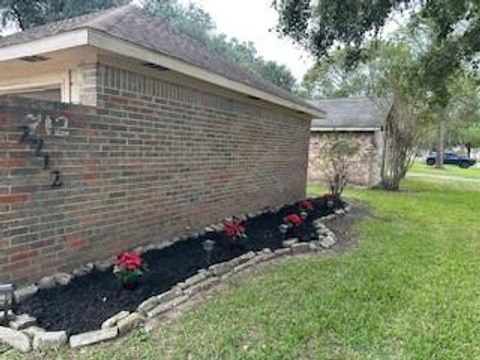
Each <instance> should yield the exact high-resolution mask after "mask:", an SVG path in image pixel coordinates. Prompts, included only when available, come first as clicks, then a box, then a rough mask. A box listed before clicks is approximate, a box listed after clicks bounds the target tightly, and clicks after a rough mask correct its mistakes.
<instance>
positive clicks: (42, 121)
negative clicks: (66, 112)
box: [26, 114, 70, 136]
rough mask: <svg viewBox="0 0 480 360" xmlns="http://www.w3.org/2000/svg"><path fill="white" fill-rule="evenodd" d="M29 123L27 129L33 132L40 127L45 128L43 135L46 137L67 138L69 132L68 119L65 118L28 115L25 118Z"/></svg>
mask: <svg viewBox="0 0 480 360" xmlns="http://www.w3.org/2000/svg"><path fill="white" fill-rule="evenodd" d="M26 118H27V120H28V121H29V127H30V129H32V130H33V131H34V132H35V131H36V130H37V129H39V127H40V126H42V125H43V126H45V133H46V134H47V135H54V136H68V135H70V131H69V128H68V125H69V124H68V123H69V121H68V118H67V117H65V116H57V117H52V116H50V115H42V114H38V115H34V114H28V115H27V116H26Z"/></svg>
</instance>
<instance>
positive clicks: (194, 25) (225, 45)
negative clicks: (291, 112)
mask: <svg viewBox="0 0 480 360" xmlns="http://www.w3.org/2000/svg"><path fill="white" fill-rule="evenodd" d="M144 7H145V9H146V10H147V11H149V12H150V13H151V14H152V15H154V16H158V17H160V18H162V19H163V20H165V21H168V22H169V23H170V24H172V25H173V26H175V27H176V28H178V29H179V30H181V31H183V32H184V33H186V34H188V35H189V36H191V37H193V38H194V39H196V40H197V41H199V42H201V43H202V44H204V45H205V46H207V47H209V48H210V49H212V50H213V51H215V52H217V53H218V54H220V55H223V56H225V57H226V58H228V59H230V60H232V61H233V62H235V63H238V64H242V65H243V66H245V67H246V68H248V69H250V70H251V71H253V72H255V73H257V74H259V75H260V76H262V77H264V78H265V79H268V80H270V81H271V82H272V83H274V84H276V85H278V86H280V87H282V88H284V89H286V90H288V91H292V90H293V88H294V86H295V84H296V80H295V77H294V76H293V75H292V73H291V72H290V70H289V69H288V68H287V67H286V66H284V65H280V64H277V63H276V62H274V61H266V60H265V59H263V58H262V57H260V56H259V55H258V53H257V50H256V49H255V46H254V44H253V43H252V42H246V41H240V40H238V39H236V38H231V39H229V38H228V37H227V36H226V35H225V34H217V33H216V30H217V29H216V25H215V23H214V21H213V20H212V18H211V16H210V15H209V14H208V13H207V12H205V10H203V9H202V8H201V7H199V6H197V5H195V4H192V3H191V4H190V5H188V6H184V5H182V4H181V3H179V2H178V0H147V1H146V2H145V4H144Z"/></svg>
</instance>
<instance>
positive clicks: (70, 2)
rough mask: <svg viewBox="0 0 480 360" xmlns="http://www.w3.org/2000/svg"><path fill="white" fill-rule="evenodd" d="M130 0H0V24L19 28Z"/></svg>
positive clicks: (105, 7) (86, 12) (106, 7)
mask: <svg viewBox="0 0 480 360" xmlns="http://www.w3.org/2000/svg"><path fill="white" fill-rule="evenodd" d="M129 2H130V0H82V1H78V0H20V1H19V0H0V9H4V11H3V13H2V14H1V19H2V26H5V25H6V24H7V23H8V22H14V23H15V24H17V25H18V27H19V28H20V29H21V30H26V29H29V28H31V27H34V26H38V25H43V24H47V23H49V22H52V21H57V20H62V19H68V18H71V17H75V16H78V15H83V14H88V13H91V12H94V11H97V10H102V9H108V8H110V7H114V6H119V5H124V4H127V3H129Z"/></svg>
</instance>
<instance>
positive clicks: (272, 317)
mask: <svg viewBox="0 0 480 360" xmlns="http://www.w3.org/2000/svg"><path fill="white" fill-rule="evenodd" d="M467 171H468V170H467ZM464 185H465V184H458V183H456V182H447V181H445V182H428V181H426V180H422V179H409V180H407V181H406V182H405V184H404V189H403V190H402V192H399V193H385V192H382V191H366V190H351V191H349V192H348V194H347V195H348V197H350V198H351V199H354V200H355V201H356V202H358V201H361V202H363V203H364V204H366V205H367V206H369V207H370V208H371V209H372V213H373V214H372V216H371V217H369V218H367V219H365V220H364V221H362V222H361V223H358V224H357V226H356V227H355V232H356V233H357V234H358V238H359V243H358V246H356V247H354V248H352V249H351V250H349V251H347V252H346V253H343V254H342V255H336V256H324V257H318V258H311V259H308V260H305V259H303V260H300V259H296V260H291V261H289V262H287V263H285V264H277V265H273V266H271V267H269V268H268V269H267V270H265V271H263V272H261V273H260V274H259V275H257V276H255V277H249V278H248V279H245V280H239V281H237V283H236V284H235V285H234V286H233V287H232V288H231V290H229V291H226V292H225V293H223V294H221V295H218V296H215V297H213V298H211V299H210V300H208V301H207V302H205V303H203V304H202V305H200V306H199V307H198V308H197V309H196V310H194V311H191V312H189V313H188V314H186V315H184V316H182V317H180V318H179V319H177V320H175V321H173V322H172V323H170V324H167V325H164V326H163V327H161V328H160V329H158V330H157V331H155V332H153V333H151V334H145V333H143V332H137V333H135V334H133V335H131V336H129V337H126V338H124V339H121V340H120V341H117V342H115V343H110V344H106V345H103V346H100V347H95V348H92V349H89V350H87V351H84V352H69V351H66V350H65V351H62V352H59V353H50V354H48V355H47V357H46V358H59V359H91V360H99V359H105V360H106V359H108V360H110V359H116V360H117V359H132V360H133V359H135V360H137V359H208V360H214V359H255V360H257V359H282V360H283V359H349V360H351V359H421V360H426V359H469V360H470V359H480V274H479V266H480V265H479V264H480V220H479V217H478V213H479V211H480V191H479V189H478V188H480V186H476V188H474V187H472V184H468V189H465V187H464ZM475 189H476V190H475ZM311 191H312V192H318V191H320V192H323V191H322V190H321V189H318V188H315V187H312V188H311ZM1 353H2V350H1V348H0V354H1ZM0 358H2V355H0ZM17 358H18V359H23V357H22V356H20V355H18V354H16V353H13V352H11V351H8V352H6V353H4V355H3V358H2V359H9V360H11V359H12V360H14V359H17ZM31 359H37V358H35V357H33V356H32V357H31Z"/></svg>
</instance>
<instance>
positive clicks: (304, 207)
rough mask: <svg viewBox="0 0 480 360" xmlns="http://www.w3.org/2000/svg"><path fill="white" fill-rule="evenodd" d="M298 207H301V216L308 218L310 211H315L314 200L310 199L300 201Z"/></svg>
mask: <svg viewBox="0 0 480 360" xmlns="http://www.w3.org/2000/svg"><path fill="white" fill-rule="evenodd" d="M298 207H299V208H300V216H301V217H302V218H303V219H306V218H307V216H308V213H309V212H311V211H313V209H314V205H313V201H312V200H308V199H307V200H303V201H300V203H299V204H298Z"/></svg>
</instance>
